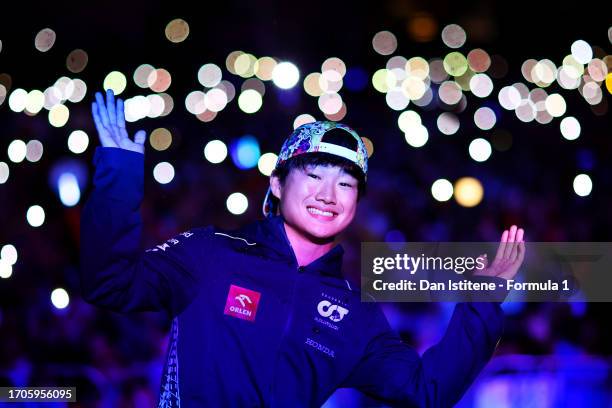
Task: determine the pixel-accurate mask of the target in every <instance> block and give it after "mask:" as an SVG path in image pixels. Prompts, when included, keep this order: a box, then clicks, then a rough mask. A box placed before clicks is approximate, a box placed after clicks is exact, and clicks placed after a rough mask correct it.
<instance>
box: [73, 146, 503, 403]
mask: <svg viewBox="0 0 612 408" xmlns="http://www.w3.org/2000/svg"><path fill="white" fill-rule="evenodd" d="M94 162H95V166H96V172H95V176H94V189H93V191H92V192H91V194H90V196H89V198H88V201H87V203H86V205H85V207H84V210H83V214H82V220H81V268H80V271H81V285H82V292H83V296H84V298H85V299H86V300H87V301H88V302H91V303H93V304H95V305H98V306H100V307H104V308H108V309H112V310H115V311H119V312H129V311H144V310H157V311H164V310H165V311H167V312H168V313H169V314H170V315H171V316H173V317H174V319H173V323H172V329H171V338H170V340H171V341H170V346H169V350H168V358H167V363H166V367H165V372H164V373H163V378H162V387H161V393H160V404H159V406H160V407H179V406H181V407H187V408H190V407H234V406H236V407H263V406H265V407H301V406H304V407H306V406H320V405H321V404H322V403H323V402H325V400H326V399H327V398H328V397H329V396H330V395H331V394H332V393H333V392H334V390H336V389H337V388H339V387H353V388H357V389H359V390H361V391H362V392H364V393H366V394H368V395H370V396H372V397H374V398H377V399H379V400H381V401H382V402H385V403H387V404H390V405H401V406H427V407H443V406H444V407H445V406H452V405H453V404H454V403H456V402H457V401H458V400H459V399H460V398H461V396H462V395H463V393H464V392H465V391H466V389H467V388H468V386H469V385H470V384H471V383H472V382H473V380H474V379H475V377H476V376H477V375H478V373H479V372H480V371H481V369H482V368H483V367H484V365H485V364H486V363H487V361H488V360H489V359H490V357H491V355H492V353H493V351H494V349H495V346H496V344H497V342H498V340H499V338H500V336H501V333H502V326H503V312H502V310H501V308H500V306H499V304H498V303H459V304H457V306H456V308H455V311H454V314H453V316H452V318H451V321H450V323H449V326H448V329H447V331H446V333H445V335H444V336H443V338H442V339H441V341H440V342H439V343H438V344H436V345H435V346H433V347H431V348H430V349H428V350H427V351H426V352H425V353H424V354H423V355H422V356H419V354H418V353H417V352H416V351H415V350H414V349H413V348H411V347H410V346H408V345H406V344H405V343H403V342H402V341H401V340H400V338H399V337H398V335H397V334H396V333H395V332H394V331H392V330H391V328H390V327H389V324H388V323H387V320H386V319H385V317H384V315H383V313H382V312H381V310H380V307H379V305H378V304H376V303H367V302H363V303H362V302H361V301H360V292H359V291H358V290H357V288H352V287H351V285H350V284H349V282H348V281H346V280H345V279H344V278H343V277H342V273H341V264H342V253H343V250H342V247H341V246H340V245H337V246H335V247H334V248H333V249H332V250H331V251H329V252H328V253H327V254H325V255H324V256H322V257H321V258H319V259H317V260H315V261H314V262H312V263H311V264H309V265H306V266H299V267H298V264H297V261H296V258H295V255H294V253H293V250H292V248H291V245H290V243H289V241H288V239H287V236H286V233H285V229H284V225H283V219H282V218H281V217H278V216H277V217H272V218H270V219H266V220H262V221H257V222H254V223H252V224H250V225H248V226H246V227H245V228H242V229H239V230H237V231H222V230H220V229H217V228H214V227H204V228H193V229H191V230H189V231H185V232H183V233H181V234H179V235H177V236H176V237H174V238H172V239H169V240H168V241H166V242H164V243H162V244H160V245H157V246H156V247H154V248H151V249H148V250H146V251H141V250H140V249H139V244H140V238H141V219H140V215H139V207H140V204H141V202H142V199H143V184H144V182H143V179H144V176H143V168H144V156H143V155H142V154H139V153H135V152H130V151H126V150H122V149H118V148H108V147H106V148H102V147H98V148H97V150H96V153H95V158H94Z"/></svg>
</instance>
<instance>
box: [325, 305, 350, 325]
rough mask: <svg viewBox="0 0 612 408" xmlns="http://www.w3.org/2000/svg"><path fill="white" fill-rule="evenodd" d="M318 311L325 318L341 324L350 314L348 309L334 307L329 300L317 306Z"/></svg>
mask: <svg viewBox="0 0 612 408" xmlns="http://www.w3.org/2000/svg"><path fill="white" fill-rule="evenodd" d="M317 311H318V312H319V314H320V315H321V316H323V317H327V318H329V320H331V321H332V322H339V321H340V320H342V319H343V318H344V316H346V314H347V313H348V312H349V311H348V309H347V308H345V307H342V306H339V305H334V304H332V303H331V302H330V301H329V300H322V301H320V302H319V304H318V305H317Z"/></svg>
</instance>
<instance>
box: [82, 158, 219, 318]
mask: <svg viewBox="0 0 612 408" xmlns="http://www.w3.org/2000/svg"><path fill="white" fill-rule="evenodd" d="M94 164H95V167H96V170H95V175H94V189H93V191H92V192H91V194H90V196H89V198H88V200H87V202H86V204H85V206H84V208H83V212H82V215H81V234H80V237H81V238H80V239H81V248H80V268H79V273H80V280H81V291H82V294H83V297H84V298H85V300H86V301H88V302H90V303H93V304H95V305H97V306H101V307H105V308H108V309H111V310H114V311H118V312H131V311H145V310H148V311H162V310H166V311H168V312H169V313H170V314H171V315H176V314H178V313H180V311H182V310H183V309H184V308H185V307H186V306H187V305H188V304H189V302H190V301H191V300H192V299H193V298H194V297H195V294H196V292H197V288H198V281H199V278H200V277H199V276H198V270H199V268H200V267H201V265H202V254H203V253H204V252H205V248H206V245H207V244H208V242H209V241H210V239H209V237H210V235H211V230H212V228H210V227H209V228H197V229H192V230H190V231H186V232H183V233H182V234H179V235H177V236H176V237H174V238H172V239H169V240H168V241H166V242H165V243H163V244H161V245H157V246H156V247H155V248H152V249H149V250H147V251H141V250H140V238H141V229H142V221H141V218H140V213H139V208H140V204H141V202H142V199H143V185H144V175H143V171H144V155H142V154H140V153H136V152H131V151H127V150H123V149H119V148H112V147H98V148H97V150H96V153H95V155H94Z"/></svg>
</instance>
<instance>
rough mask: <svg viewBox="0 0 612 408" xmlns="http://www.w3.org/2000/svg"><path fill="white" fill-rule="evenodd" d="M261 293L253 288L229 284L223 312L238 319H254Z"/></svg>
mask: <svg viewBox="0 0 612 408" xmlns="http://www.w3.org/2000/svg"><path fill="white" fill-rule="evenodd" d="M260 297H261V293H259V292H255V291H254V290H251V289H247V288H242V287H240V286H236V285H231V286H230V288H229V292H228V294H227V300H226V301H225V310H224V312H223V313H224V314H226V315H228V316H232V317H237V318H238V319H243V320H247V321H249V322H254V321H255V315H256V314H257V306H258V305H259V298H260Z"/></svg>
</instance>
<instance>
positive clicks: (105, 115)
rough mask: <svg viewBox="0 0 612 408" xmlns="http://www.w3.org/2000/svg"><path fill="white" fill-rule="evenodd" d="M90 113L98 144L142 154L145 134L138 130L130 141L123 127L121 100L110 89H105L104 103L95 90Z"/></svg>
mask: <svg viewBox="0 0 612 408" xmlns="http://www.w3.org/2000/svg"><path fill="white" fill-rule="evenodd" d="M91 114H92V116H93V119H94V123H95V125H96V130H97V131H98V138H99V139H100V144H101V145H102V146H104V147H118V148H120V149H125V150H131V151H133V152H138V153H141V154H144V151H145V147H144V143H145V141H146V139H147V134H146V132H145V131H144V130H139V131H138V132H136V134H135V135H134V140H133V141H132V140H131V139H130V137H129V135H128V133H127V130H126V129H125V112H124V108H123V100H121V99H117V103H116V104H115V94H114V93H113V91H112V90H110V89H109V90H107V91H106V103H105V102H104V97H103V96H102V93H101V92H96V100H95V101H94V102H92V104H91Z"/></svg>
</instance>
